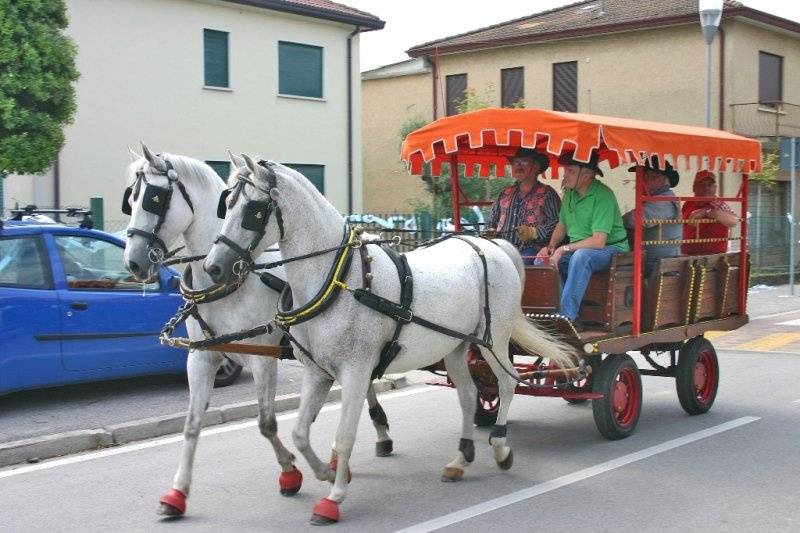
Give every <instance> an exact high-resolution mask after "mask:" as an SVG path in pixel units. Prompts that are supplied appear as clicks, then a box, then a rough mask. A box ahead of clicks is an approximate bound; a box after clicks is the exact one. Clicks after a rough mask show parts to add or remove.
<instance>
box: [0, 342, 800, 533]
mask: <svg viewBox="0 0 800 533" xmlns="http://www.w3.org/2000/svg"><path fill="white" fill-rule="evenodd" d="M720 364H721V386H720V390H719V395H718V397H717V400H716V404H715V406H714V408H713V409H712V410H711V412H709V413H707V414H705V415H702V416H695V417H690V416H687V415H686V414H685V413H684V412H683V411H682V410H681V408H680V406H679V404H678V400H677V398H676V396H675V393H674V381H673V380H668V379H664V378H644V389H645V392H644V407H643V410H642V416H641V420H640V423H639V426H638V429H637V431H636V433H635V434H634V435H632V436H631V437H630V438H628V439H625V440H622V441H616V442H610V441H606V440H604V439H603V438H602V437H600V435H599V434H598V433H597V430H596V428H595V426H594V422H593V419H592V415H591V407H590V405H588V404H586V405H577V406H573V405H567V404H566V403H564V402H563V401H562V400H560V399H544V398H528V397H520V396H518V397H516V398H515V400H514V402H513V405H512V412H511V419H510V424H509V442H510V443H511V445H512V446H513V448H514V453H515V461H514V466H513V468H512V469H511V470H510V471H508V472H502V471H500V470H499V469H498V468H497V467H496V466H495V465H494V462H493V460H492V458H491V454H490V449H489V446H488V444H487V438H488V432H487V431H485V430H477V431H476V437H475V439H476V447H477V452H478V453H477V457H476V461H475V463H473V465H472V466H471V467H470V468H469V469H468V470H467V474H466V476H465V478H464V480H463V481H462V482H460V483H453V484H445V483H442V482H441V481H439V475H440V471H441V468H442V466H444V464H445V463H447V462H448V461H449V460H451V459H452V458H453V456H454V453H455V450H456V447H457V445H458V438H459V434H458V433H459V431H458V428H459V426H460V414H459V410H458V408H457V401H456V396H455V392H454V391H452V390H449V389H441V388H437V387H425V386H421V387H415V388H410V389H406V390H403V391H398V392H394V393H389V394H387V395H384V396H383V397H382V400H381V401H382V403H383V405H384V407H385V409H386V411H387V414H388V417H389V420H390V422H391V425H392V435H393V437H394V440H395V450H396V453H395V455H394V456H392V457H390V458H377V457H374V455H373V446H372V443H373V439H374V434H373V432H372V431H371V428H370V427H369V425H368V424H369V423H368V421H367V416H366V413H364V417H363V420H362V424H361V426H360V427H361V432H360V434H359V438H358V443H357V446H356V450H355V452H354V458H353V482H352V484H351V490H350V494H349V497H348V498H347V500H346V501H345V503H344V504H343V506H342V520H343V521H342V523H341V524H339V525H337V526H332V527H331V529H332V530H336V531H340V530H346V531H348V532H350V531H369V532H373V531H396V530H402V529H405V528H411V530H415V531H425V530H432V529H436V528H444V530H452V531H457V530H458V531H464V530H466V531H482V532H483V531H509V530H516V531H519V530H522V531H534V530H541V531H547V532H548V533H549V532H558V531H569V532H574V531H586V530H588V531H615V532H617V531H632V532H633V531H635V532H641V531H659V532H662V531H686V530H703V531H747V532H750V531H797V530H800V509H798V508H797V504H796V502H797V494H798V493H800V476H798V475H797V472H798V471H800V454H798V452H797V442H798V440H799V439H800V425H799V424H797V419H798V415H799V414H800V387H798V385H797V375H798V372H800V358H798V357H797V356H796V355H788V354H780V353H772V354H769V355H768V356H767V355H764V354H762V353H752V352H751V353H746V352H732V353H721V354H720ZM338 415H339V411H338V409H337V407H336V406H335V405H332V406H329V407H327V408H326V410H325V411H324V412H323V413H322V414H321V415H320V416H319V418H318V420H317V423H316V424H315V426H314V428H313V432H312V440H313V442H314V445H315V446H316V448H317V450H318V451H319V453H320V454H322V455H327V449H328V448H329V446H330V442H331V439H332V435H333V433H334V431H335V424H336V422H337V420H338ZM293 417H294V414H293V413H287V414H284V415H282V416H281V417H280V419H279V420H281V422H282V423H280V424H279V427H280V433H281V436H282V438H284V439H287V440H289V441H290V432H291V427H292V425H293V420H292V419H293ZM179 441H180V439H179V437H169V438H164V439H158V440H153V441H145V442H142V443H138V444H134V445H128V446H122V447H118V448H111V449H107V450H102V451H99V452H90V453H87V454H83V455H77V456H72V457H66V458H63V459H58V460H51V461H44V462H42V463H40V464H36V465H27V466H22V467H17V468H16V469H4V470H0V494H3V498H2V501H1V502H0V529H6V530H8V531H34V530H37V531H38V530H42V529H48V530H60V531H73V530H81V531H99V530H123V531H188V530H191V531H219V530H234V529H236V530H241V531H261V532H263V531H281V532H285V531H296V530H300V529H305V528H307V527H308V526H307V524H308V518H309V516H310V514H311V509H312V507H313V505H314V504H315V503H316V501H317V500H318V499H319V498H321V497H324V496H326V495H327V492H328V488H329V486H328V485H327V484H324V483H321V482H318V481H316V480H315V479H313V476H312V475H311V473H310V472H309V470H308V467H307V465H306V464H305V463H304V462H303V461H301V462H300V463H299V466H300V468H301V469H302V470H303V471H304V473H305V475H306V479H305V484H304V486H303V489H302V490H301V492H300V493H299V494H298V495H297V496H295V497H293V498H285V497H282V496H280V495H279V494H278V491H277V477H278V471H279V469H278V467H277V465H276V464H275V461H274V458H273V456H272V453H271V452H270V451H268V450H267V449H266V446H265V443H264V441H263V439H262V438H261V437H260V435H259V434H258V432H257V430H256V428H255V426H254V423H253V422H250V421H248V422H244V423H237V424H232V425H228V426H220V427H217V428H213V429H211V430H209V431H207V432H206V435H205V436H204V437H202V438H201V443H200V446H199V448H198V455H197V461H196V469H195V476H194V485H193V490H192V494H191V497H190V499H189V504H188V514H187V516H186V517H184V518H181V519H178V520H163V519H160V518H159V517H157V516H156V514H155V509H156V504H157V501H158V498H159V496H160V495H161V493H163V492H164V491H165V490H166V489H168V488H169V486H170V481H171V478H172V475H173V472H174V469H175V467H176V464H177V457H178V451H179Z"/></svg>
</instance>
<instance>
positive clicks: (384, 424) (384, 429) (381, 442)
mask: <svg viewBox="0 0 800 533" xmlns="http://www.w3.org/2000/svg"><path fill="white" fill-rule="evenodd" d="M367 405H368V406H369V417H370V419H371V420H372V425H373V426H375V432H376V433H377V434H378V440H377V441H376V442H375V455H377V456H378V457H388V456H390V455H392V448H393V444H392V438H391V437H390V436H389V421H388V420H387V419H386V412H384V410H383V407H381V404H380V403H378V396H377V395H376V394H375V387H374V385H373V384H372V382H370V384H369V389H367Z"/></svg>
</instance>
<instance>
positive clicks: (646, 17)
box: [362, 0, 800, 214]
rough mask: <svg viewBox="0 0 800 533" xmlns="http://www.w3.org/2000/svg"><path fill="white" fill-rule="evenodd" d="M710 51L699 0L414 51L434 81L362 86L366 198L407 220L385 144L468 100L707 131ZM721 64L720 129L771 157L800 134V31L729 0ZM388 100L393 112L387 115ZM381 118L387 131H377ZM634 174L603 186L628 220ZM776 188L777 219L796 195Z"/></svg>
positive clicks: (583, 12)
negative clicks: (414, 121) (777, 144)
mask: <svg viewBox="0 0 800 533" xmlns="http://www.w3.org/2000/svg"><path fill="white" fill-rule="evenodd" d="M705 48H706V44H705V41H704V40H703V38H702V33H701V30H700V25H699V16H698V13H697V2H696V1H690V0H671V1H661V2H638V1H634V0H604V1H602V2H601V1H586V2H580V3H577V4H571V5H569V6H566V7H563V8H558V9H554V10H551V11H547V12H544V13H538V14H534V15H531V16H529V17H524V18H521V19H517V20H513V21H509V22H506V23H502V24H498V25H495V26H491V27H488V28H482V29H478V30H474V31H470V32H467V33H464V34H461V35H458V36H454V37H448V38H444V39H440V40H436V41H432V42H429V43H425V44H422V45H418V46H415V47H413V48H411V49H410V50H408V54H409V55H410V56H411V57H412V58H414V59H412V60H410V61H419V60H424V61H425V62H426V65H428V70H427V71H426V72H419V73H417V74H414V75H412V74H409V73H408V72H406V71H403V70H402V69H401V68H400V67H401V65H394V66H389V67H383V68H382V69H376V70H373V71H370V72H367V73H364V74H363V75H362V86H363V89H362V91H363V97H364V106H363V113H364V122H363V131H364V150H365V154H367V153H370V156H369V159H368V158H367V157H366V156H365V159H364V175H365V187H366V189H367V190H369V189H371V188H373V187H375V188H377V187H376V185H375V184H379V183H380V184H381V185H382V187H384V188H385V190H384V194H385V198H387V199H391V200H392V201H393V202H394V204H392V205H388V204H387V203H385V202H384V203H381V204H379V205H380V207H381V209H382V210H383V211H387V210H397V211H401V212H402V211H407V210H408V205H409V203H410V201H411V199H413V198H416V197H417V196H419V192H418V191H419V183H418V182H419V178H416V177H411V176H408V175H407V174H406V176H405V178H399V179H395V180H392V181H391V182H390V183H389V184H386V183H385V181H381V180H385V179H386V177H387V176H390V175H392V173H393V172H395V171H396V172H398V173H399V172H401V171H404V169H403V165H402V164H401V163H399V162H397V164H396V167H395V169H392V168H388V169H387V168H384V167H379V166H376V163H375V162H377V161H398V159H399V158H398V156H397V151H394V152H391V151H390V150H389V146H388V145H387V144H386V143H385V142H383V143H382V144H379V143H378V142H377V139H382V138H385V136H386V135H388V134H389V133H394V132H397V131H399V130H400V128H401V125H402V124H403V123H405V122H406V121H408V120H409V119H411V118H413V117H415V116H416V115H417V114H419V113H425V112H427V113H428V115H427V117H426V118H427V120H428V121H430V120H433V119H435V118H439V117H442V116H445V115H447V114H452V113H453V112H455V111H454V109H455V107H456V105H455V104H456V103H457V102H458V101H460V100H463V99H464V98H465V95H466V94H467V92H468V91H469V92H471V93H472V94H473V96H474V97H476V98H477V99H478V100H481V101H482V102H483V103H485V104H488V105H489V106H496V107H501V106H502V107H509V106H511V105H524V107H528V108H534V107H535V108H542V109H555V110H560V111H571V112H580V113H592V114H598V115H611V116H618V117H626V118H634V119H640V120H653V121H661V122H670V123H677V124H689V125H705V81H706V64H705V58H706V50H705ZM712 58H713V61H712V99H711V101H712V105H711V108H712V122H711V124H712V127H716V128H720V129H726V130H729V131H733V132H735V133H739V134H742V135H747V136H752V137H758V138H762V139H764V140H765V141H767V145H768V146H769V143H770V142H771V140H770V139H772V138H774V136H775V135H776V132H777V134H779V135H800V106H796V105H793V104H800V24H798V23H796V22H792V21H789V20H785V19H782V18H779V17H776V16H773V15H769V14H766V13H762V12H760V11H756V10H754V9H750V8H747V7H745V6H743V5H742V4H740V3H738V2H731V1H726V2H725V8H724V10H723V18H722V23H721V26H720V31H719V33H718V35H717V37H716V38H715V40H714V43H713V49H712ZM416 95H421V96H419V97H418V96H416ZM415 98H416V99H415ZM388 101H392V102H395V105H393V106H392V107H387V106H386V102H388ZM399 104H402V105H399ZM376 113H380V114H381V115H382V122H378V121H374V120H368V117H370V116H372V115H373V114H376ZM379 128H385V130H386V132H383V133H382V132H380V131H378V129H379ZM382 150H383V152H382V153H381V151H382ZM626 170H627V169H625V168H621V169H616V170H614V171H612V172H611V173H610V175H609V173H607V174H606V179H605V181H606V182H607V183H608V184H609V185H610V186H612V187H613V188H614V191H615V192H616V193H617V196H618V199H619V203H620V207H621V208H622V209H623V210H624V209H629V208H632V206H633V198H634V184H633V181H632V180H631V175H630V174H628V173H627V172H626ZM692 177H693V172H686V171H683V172H682V176H681V178H682V179H681V183H680V185H679V186H678V188H677V190H676V192H677V193H678V194H680V195H691V194H692V189H691V183H692ZM778 179H779V181H780V182H782V183H783V184H782V185H781V184H780V183H779V186H778V187H777V189H776V190H777V191H779V192H776V190H772V191H763V194H765V195H772V196H773V197H774V198H773V199H772V200H770V201H769V203H770V205H774V206H776V207H775V210H776V211H775V212H778V211H779V208H778V207H777V206H778V205H781V206H783V205H784V204H786V205H787V206H788V199H787V198H785V197H783V198H778V196H780V194H783V193H781V192H780V191H783V192H784V193H786V192H788V187H787V186H786V182H785V180H786V179H788V176H787V175H786V173H781V174H779V175H778ZM720 181H721V189H722V193H724V194H725V195H730V196H733V195H735V194H736V193H737V191H738V189H739V186H740V179H739V178H738V177H737V176H734V175H729V176H727V175H726V176H723V177H722V179H721V180H720ZM368 198H371V196H368ZM751 198H752V195H751ZM365 205H366V206H367V207H372V206H373V205H376V204H374V203H372V202H371V201H367V202H365ZM765 205H766V204H765ZM751 212H752V210H751ZM781 214H783V213H781Z"/></svg>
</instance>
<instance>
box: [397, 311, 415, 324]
mask: <svg viewBox="0 0 800 533" xmlns="http://www.w3.org/2000/svg"><path fill="white" fill-rule="evenodd" d="M401 311H404V312H405V313H406V315H405V316H404V315H401V314H400V313H397V321H398V322H402V323H403V324H410V323H411V321H412V320H413V319H414V313H412V312H411V309H401Z"/></svg>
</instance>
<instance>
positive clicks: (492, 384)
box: [468, 344, 514, 427]
mask: <svg viewBox="0 0 800 533" xmlns="http://www.w3.org/2000/svg"><path fill="white" fill-rule="evenodd" d="M513 354H514V351H513V345H510V346H509V350H508V356H509V357H510V358H511V361H512V362H513V361H514V355H513ZM468 360H469V369H470V375H471V376H472V381H473V382H474V383H475V387H477V389H478V399H477V405H476V406H475V418H474V420H473V422H474V423H475V425H476V426H478V427H486V426H493V425H494V424H495V422H497V411H498V409H499V408H500V394H499V393H498V391H497V378H496V377H495V375H494V374H493V373H492V371H491V369H490V368H489V365H488V363H486V361H485V360H484V358H483V356H482V355H481V351H480V350H479V349H478V347H477V346H475V345H474V344H473V345H470V347H469V359H468Z"/></svg>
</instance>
